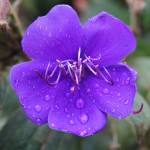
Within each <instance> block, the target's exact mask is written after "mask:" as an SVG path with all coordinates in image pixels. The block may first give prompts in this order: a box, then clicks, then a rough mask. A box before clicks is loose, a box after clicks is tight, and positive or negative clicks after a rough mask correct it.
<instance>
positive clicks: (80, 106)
mask: <svg viewBox="0 0 150 150" xmlns="http://www.w3.org/2000/svg"><path fill="white" fill-rule="evenodd" d="M76 107H77V108H79V109H80V108H83V107H84V100H83V99H81V98H79V99H77V101H76Z"/></svg>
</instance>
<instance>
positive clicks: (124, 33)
mask: <svg viewBox="0 0 150 150" xmlns="http://www.w3.org/2000/svg"><path fill="white" fill-rule="evenodd" d="M135 47H136V39H135V37H134V35H133V34H132V32H131V30H130V29H129V27H128V26H127V25H126V24H125V23H123V22H122V21H120V20H119V19H117V18H115V17H113V16H112V15H110V14H108V13H106V12H102V13H100V14H98V15H97V16H95V17H93V18H91V19H89V20H88V22H87V23H86V24H85V25H84V45H83V48H82V49H84V50H85V54H86V55H87V56H91V57H97V56H99V54H100V55H101V60H99V62H98V63H99V65H101V66H109V65H113V64H116V63H118V62H120V61H121V60H122V59H123V58H124V57H126V56H127V55H129V54H130V53H131V52H133V51H134V50H135Z"/></svg>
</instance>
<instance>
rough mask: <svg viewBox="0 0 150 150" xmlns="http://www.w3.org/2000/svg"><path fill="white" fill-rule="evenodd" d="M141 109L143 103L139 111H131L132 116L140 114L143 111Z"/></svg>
mask: <svg viewBox="0 0 150 150" xmlns="http://www.w3.org/2000/svg"><path fill="white" fill-rule="evenodd" d="M143 107H144V104H143V103H141V107H140V109H139V110H137V111H135V110H133V111H132V114H134V115H136V114H139V113H141V112H142V110H143Z"/></svg>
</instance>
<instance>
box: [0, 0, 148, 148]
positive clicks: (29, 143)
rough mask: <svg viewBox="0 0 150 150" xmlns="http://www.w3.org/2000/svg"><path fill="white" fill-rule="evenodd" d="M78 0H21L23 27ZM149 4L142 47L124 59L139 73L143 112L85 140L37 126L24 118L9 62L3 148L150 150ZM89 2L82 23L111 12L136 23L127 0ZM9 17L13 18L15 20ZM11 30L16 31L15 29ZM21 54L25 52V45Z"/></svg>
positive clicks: (2, 99)
mask: <svg viewBox="0 0 150 150" xmlns="http://www.w3.org/2000/svg"><path fill="white" fill-rule="evenodd" d="M74 2H75V1H71V0H70V1H69V0H68V1H67V0H62V1H61V0H43V1H42V0H22V3H21V5H20V9H19V16H20V19H21V24H22V25H23V27H24V28H26V27H27V26H28V25H29V24H30V23H31V22H32V21H33V20H35V19H36V18H37V17H38V16H39V15H44V14H46V13H47V12H48V11H49V10H50V9H51V8H52V7H53V6H54V5H56V4H62V3H68V4H70V5H72V6H74ZM145 2H146V7H145V9H144V10H142V12H141V14H140V24H139V27H140V29H141V33H140V35H139V36H138V37H137V49H136V51H135V52H134V53H133V54H132V55H131V56H130V57H129V58H128V59H126V60H125V61H126V62H127V63H128V64H130V65H131V66H132V67H133V68H135V69H136V70H137V71H138V80H137V85H138V87H137V88H138V92H139V93H140V94H139V93H138V94H137V95H136V98H135V107H134V109H135V110H138V109H139V108H140V105H141V103H144V109H143V111H142V113H140V114H138V115H132V116H130V117H128V118H127V119H124V120H122V121H120V120H115V119H113V118H109V121H108V124H107V127H106V128H105V130H104V131H103V132H101V133H98V134H96V135H93V136H91V137H86V138H80V137H77V136H75V135H71V134H67V133H61V132H57V131H53V130H51V129H49V128H48V126H47V125H45V126H40V127H37V126H36V125H34V124H33V123H31V122H30V121H29V120H28V119H27V118H26V117H25V114H24V113H23V110H22V109H21V106H20V104H19V101H18V98H17V96H16V94H15V92H14V91H13V90H12V88H11V86H10V84H9V70H10V67H11V65H10V64H9V65H8V66H6V69H5V70H4V71H3V72H2V71H1V72H0V75H1V76H0V150H67V149H68V150H100V149H102V150H150V1H149V0H146V1H145ZM87 3H88V8H87V9H86V11H84V12H83V13H81V14H80V19H81V21H82V23H84V22H85V21H86V20H87V19H88V18H89V17H92V16H94V15H96V14H97V13H99V12H100V11H108V12H110V13H111V14H113V15H114V16H116V17H117V18H120V19H121V20H123V21H124V22H126V23H127V24H129V25H130V23H131V22H130V21H131V20H130V12H129V9H128V5H127V4H126V3H125V0H87ZM9 19H10V20H11V19H12V20H13V18H11V17H10V18H9ZM14 24H15V23H14ZM12 26H13V27H15V32H17V30H16V26H15V25H12ZM12 30H13V28H12ZM16 34H17V33H16ZM18 34H19V33H18ZM20 38H21V37H20ZM20 38H19V39H20ZM17 39H18V38H17ZM1 41H3V42H4V37H3V36H2V34H0V42H1ZM5 41H6V40H5ZM19 42H20V41H19ZM0 44H1V43H0ZM3 45H4V44H3ZM19 50H20V51H21V48H20V47H19ZM0 51H1V47H0ZM16 55H17V53H15V54H14V55H13V56H15V58H16V57H19V61H18V59H17V61H16V63H18V62H20V61H24V59H22V57H20V56H16ZM10 59H11V58H10ZM15 60H16V59H15Z"/></svg>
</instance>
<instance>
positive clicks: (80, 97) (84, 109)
mask: <svg viewBox="0 0 150 150" xmlns="http://www.w3.org/2000/svg"><path fill="white" fill-rule="evenodd" d="M58 86H60V87H61V88H60V90H59V92H57V96H56V98H55V101H54V103H53V107H52V108H51V110H50V112H49V116H48V123H49V126H50V128H52V129H55V130H60V131H64V132H69V133H73V134H76V135H78V136H83V137H84V136H89V135H92V134H94V133H96V132H99V131H101V130H102V129H103V128H104V126H105V124H106V119H107V117H106V114H105V113H103V112H101V111H100V110H99V109H98V108H97V107H96V106H94V105H93V104H92V103H91V100H90V99H89V97H88V96H86V93H84V91H82V89H80V90H77V91H76V94H75V95H73V94H72V92H71V91H70V88H71V86H72V83H71V82H70V81H69V80H65V81H64V80H63V81H62V82H61V83H60V84H59V85H58Z"/></svg>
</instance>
